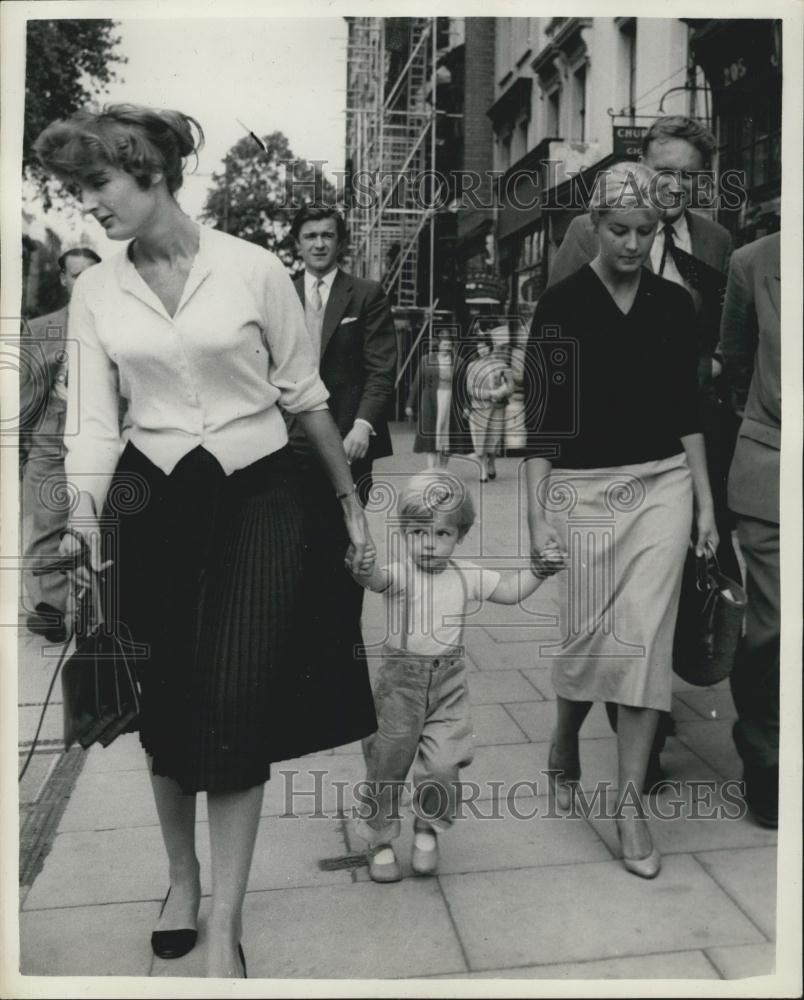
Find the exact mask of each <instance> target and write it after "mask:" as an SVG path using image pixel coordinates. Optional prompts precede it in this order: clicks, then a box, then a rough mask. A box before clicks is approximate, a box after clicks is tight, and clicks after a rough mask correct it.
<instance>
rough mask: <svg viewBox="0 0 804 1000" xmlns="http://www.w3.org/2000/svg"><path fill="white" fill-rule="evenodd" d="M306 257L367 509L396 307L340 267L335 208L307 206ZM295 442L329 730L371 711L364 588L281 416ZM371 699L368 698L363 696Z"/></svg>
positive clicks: (380, 450) (323, 488) (300, 241)
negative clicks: (343, 717) (344, 710)
mask: <svg viewBox="0 0 804 1000" xmlns="http://www.w3.org/2000/svg"><path fill="white" fill-rule="evenodd" d="M291 234H292V236H293V239H294V240H295V241H296V246H297V247H298V250H299V253H300V254H301V256H302V259H303V261H304V272H303V273H302V274H301V275H299V277H298V278H296V280H295V282H294V284H295V285H296V291H297V292H298V295H299V299H300V301H301V304H302V306H303V307H304V315H305V320H306V322H307V330H308V332H309V334H310V338H311V339H312V341H313V349H314V351H315V352H316V353H317V354H318V356H319V357H320V359H321V361H320V366H319V372H320V374H321V378H322V380H323V382H324V384H325V385H326V387H327V389H328V390H329V399H328V401H327V403H328V405H329V409H330V412H331V413H332V417H333V419H334V420H335V423H336V425H337V426H338V429H339V430H340V432H341V436H342V437H343V447H344V450H345V452H346V457H347V459H348V461H349V464H350V466H351V470H352V479H353V481H354V483H355V488H356V490H357V495H358V498H359V500H360V502H361V503H362V504H364V505H365V503H366V501H367V498H368V495H369V490H370V488H371V473H372V464H373V462H374V459H375V458H382V457H383V456H385V455H390V454H391V437H390V434H389V433H388V424H387V417H386V411H387V409H388V405H389V403H390V401H391V397H392V396H393V392H394V378H395V375H396V364H397V348H396V330H395V327H394V321H393V317H392V315H391V307H390V305H389V303H388V299H387V297H386V295H385V293H384V291H383V289H382V286H381V285H380V284H379V283H378V282H376V281H368V280H366V279H364V278H357V277H355V276H354V275H351V274H348V273H347V272H346V271H343V270H341V268H339V267H338V259H339V257H340V255H341V254H342V253H343V251H344V249H345V246H346V226H345V224H344V221H343V217H342V216H341V214H340V213H339V212H338V211H337V209H335V208H333V207H331V206H329V205H323V204H312V205H306V206H305V207H304V208H302V209H301V210H300V211H299V212H298V214H297V215H296V217H295V219H294V220H293V224H292V226H291ZM285 419H286V422H287V424H288V432H289V437H290V443H291V445H292V447H293V448H294V450H295V451H296V454H297V456H298V458H299V465H300V468H301V473H302V497H303V500H304V505H305V548H306V553H305V567H304V572H303V574H302V577H303V581H304V583H303V586H304V592H303V595H302V604H303V606H304V607H305V608H307V609H309V612H310V614H312V616H313V617H312V618H311V619H310V618H308V623H307V625H308V627H307V632H306V635H305V636H304V637H302V639H301V643H302V649H301V659H302V660H303V661H304V662H305V663H306V664H307V666H306V668H305V678H306V683H307V684H308V685H309V686H310V688H311V689H312V690H315V692H316V696H315V697H314V698H312V697H311V698H310V699H308V701H309V703H310V704H313V705H319V706H328V708H327V712H328V713H329V714H328V715H326V714H319V716H318V717H317V718H316V719H311V720H309V721H310V725H311V726H312V727H313V729H314V730H315V731H316V732H319V733H328V732H329V731H330V728H331V727H332V725H333V721H332V718H330V716H332V717H335V716H337V715H338V713H339V712H340V711H341V708H340V706H342V705H349V710H350V711H356V710H357V706H358V705H362V711H363V712H364V713H365V716H366V717H368V716H369V715H370V714H371V713H373V700H372V697H371V686H370V684H369V681H368V666H367V662H366V654H365V651H364V642H363V633H362V629H361V624H360V619H361V615H362V610H363V593H364V592H363V588H362V587H361V586H360V585H359V584H358V583H356V582H355V580H354V579H353V577H352V576H351V574H350V573H348V572H347V570H346V568H345V566H344V556H345V554H346V551H347V547H348V544H349V539H348V537H347V534H346V530H345V528H344V522H343V511H342V508H341V503H340V501H339V498H338V497H336V496H335V494H334V493H333V491H332V488H331V487H330V485H329V483H328V481H327V480H326V478H325V477H324V475H323V473H322V471H321V470H320V469H319V468H318V466H317V464H316V462H315V458H314V456H313V455H312V454H311V449H310V447H309V445H308V443H307V440H306V438H305V436H304V433H303V432H302V430H301V428H300V427H299V426H298V425H297V423H296V421H295V420H294V418H293V416H292V415H289V414H285ZM366 698H367V699H368V700H367V702H366V701H364V699H366Z"/></svg>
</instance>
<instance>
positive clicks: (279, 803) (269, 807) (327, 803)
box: [261, 753, 366, 816]
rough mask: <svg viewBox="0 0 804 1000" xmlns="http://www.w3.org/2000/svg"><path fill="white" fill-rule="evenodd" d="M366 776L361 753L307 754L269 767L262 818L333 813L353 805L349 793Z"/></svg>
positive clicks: (351, 793)
mask: <svg viewBox="0 0 804 1000" xmlns="http://www.w3.org/2000/svg"><path fill="white" fill-rule="evenodd" d="M365 776H366V766H365V763H364V761H363V755H362V753H359V754H354V753H353V754H333V753H328V754H310V755H309V756H307V757H300V758H298V759H296V760H286V761H282V762H281V763H278V764H274V765H272V767H271V780H270V781H268V782H267V783H266V785H265V795H264V798H263V804H262V812H261V815H263V816H281V815H287V814H294V813H295V814H302V815H304V814H308V813H313V812H325V813H334V812H337V811H338V810H339V809H341V808H344V809H345V808H348V807H349V806H350V805H351V804H352V803H353V801H354V798H353V789H354V786H355V784H356V783H357V782H358V781H362V780H363V779H364V778H365Z"/></svg>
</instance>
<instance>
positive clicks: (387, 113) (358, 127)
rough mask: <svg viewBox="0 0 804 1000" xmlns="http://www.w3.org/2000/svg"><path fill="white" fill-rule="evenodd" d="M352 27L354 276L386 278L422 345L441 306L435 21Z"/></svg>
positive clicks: (349, 125) (379, 21)
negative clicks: (437, 286)
mask: <svg viewBox="0 0 804 1000" xmlns="http://www.w3.org/2000/svg"><path fill="white" fill-rule="evenodd" d="M348 21H349V40H348V47H347V107H346V156H347V160H348V162H349V165H350V171H351V191H350V200H349V205H348V207H347V211H348V220H349V227H350V231H351V244H352V246H351V251H352V270H353V272H354V273H355V274H357V275H359V276H361V277H366V278H373V279H374V280H375V281H380V282H381V283H382V285H383V288H384V289H385V291H386V293H387V294H388V297H389V299H390V301H391V305H392V308H393V310H394V312H395V314H397V315H403V316H405V317H408V318H409V319H411V320H413V322H414V324H415V325H416V326H419V324H421V328H420V330H419V336H418V337H417V338H416V342H418V341H419V340H420V339H421V337H422V336H423V335H424V333H425V332H426V330H427V329H428V328H430V327H431V325H432V321H433V315H434V311H435V309H436V307H437V302H436V301H435V298H434V290H435V284H434V273H433V269H434V265H435V262H434V249H435V217H436V211H437V206H436V204H435V202H436V200H437V199H436V198H435V197H434V190H433V185H434V184H435V180H434V178H435V168H436V114H437V109H436V68H437V59H436V19H435V18H427V17H411V18H379V17H351V18H348ZM427 244H429V249H428V250H426V251H425V252H424V255H423V254H422V248H423V246H425V245H427ZM422 256H424V258H425V259H424V260H422Z"/></svg>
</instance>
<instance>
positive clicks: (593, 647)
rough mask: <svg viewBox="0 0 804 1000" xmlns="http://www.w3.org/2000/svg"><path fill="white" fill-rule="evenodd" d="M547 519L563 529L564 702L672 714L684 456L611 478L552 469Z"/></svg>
mask: <svg viewBox="0 0 804 1000" xmlns="http://www.w3.org/2000/svg"><path fill="white" fill-rule="evenodd" d="M547 506H548V511H549V510H551V509H552V510H553V511H554V513H552V514H551V515H550V517H551V520H552V521H553V523H555V524H560V523H561V521H562V519H563V520H564V521H565V523H566V527H567V542H568V545H569V553H570V567H569V571H568V572H567V573H564V574H561V575H560V576H559V586H560V587H561V596H562V600H561V625H562V628H563V632H564V639H563V640H562V641H561V642H560V643H559V644H558V645H554V646H550V647H547V648H545V647H542V648H541V655H542V656H543V657H544V656H547V657H551V658H554V663H553V671H552V674H553V687H554V688H555V691H556V694H557V695H559V696H560V697H562V698H567V699H568V700H570V701H610V702H615V703H616V704H619V705H630V706H634V707H640V708H655V709H659V710H662V711H667V710H669V709H670V698H671V691H670V683H671V670H672V654H673V634H674V631H675V625H676V616H677V613H678V599H679V594H680V591H681V575H682V570H683V567H684V560H685V556H686V552H687V547H688V545H689V540H690V531H691V527H692V477H691V475H690V471H689V468H688V466H687V460H686V456H685V455H684V454H683V453H682V454H679V455H674V456H672V457H670V458H665V459H660V460H657V461H653V462H644V463H640V464H637V465H625V466H618V467H616V468H609V469H556V470H554V471H553V472H552V474H551V477H550V489H549V496H548V504H547Z"/></svg>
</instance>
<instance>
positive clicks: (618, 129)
mask: <svg viewBox="0 0 804 1000" xmlns="http://www.w3.org/2000/svg"><path fill="white" fill-rule="evenodd" d="M647 131H648V126H647V125H615V126H613V135H612V141H611V146H612V151H613V153H614V155H615V156H618V157H620V156H623V157H624V156H639V155H640V154H641V153H642V137H643V136H644V135H645V133H646V132H647Z"/></svg>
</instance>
